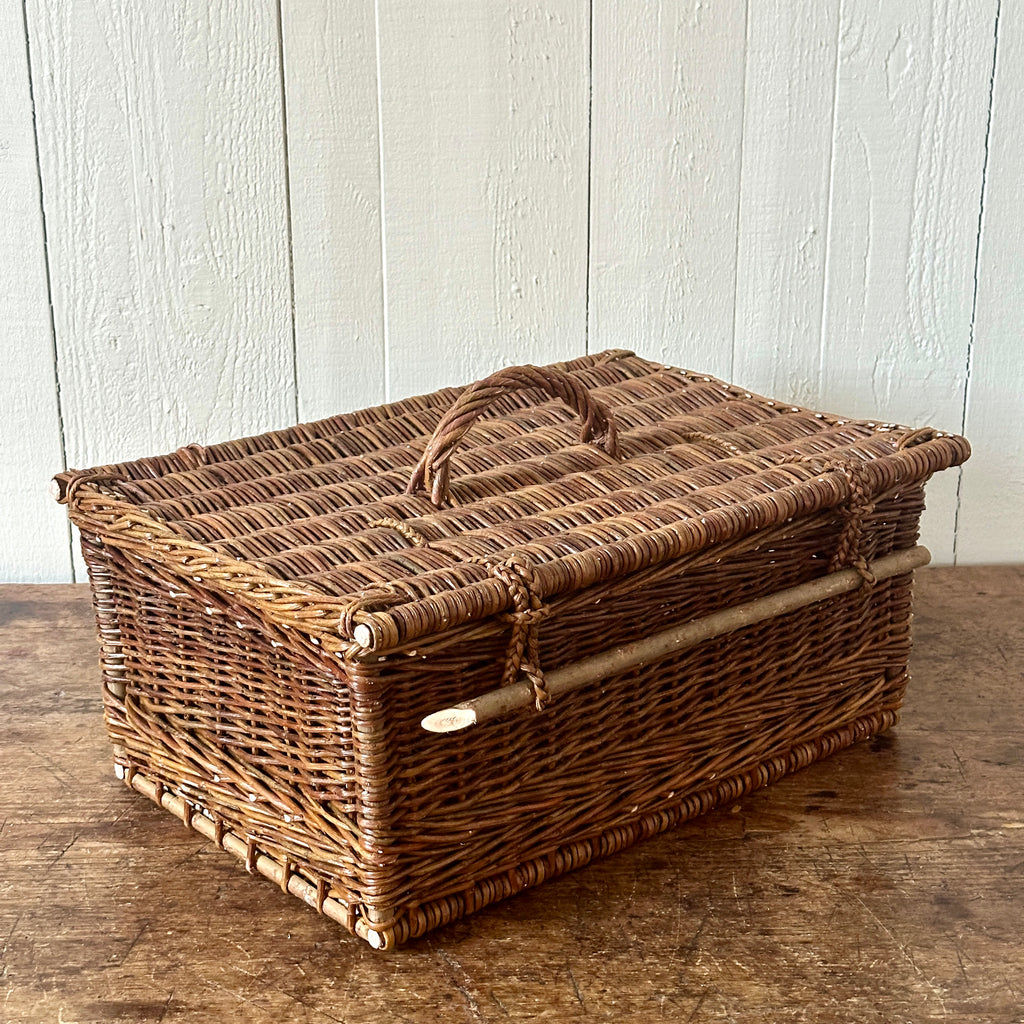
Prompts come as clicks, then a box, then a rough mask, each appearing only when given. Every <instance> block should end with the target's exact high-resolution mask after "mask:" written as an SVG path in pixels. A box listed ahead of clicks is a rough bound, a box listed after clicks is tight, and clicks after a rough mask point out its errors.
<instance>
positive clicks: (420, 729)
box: [56, 351, 969, 948]
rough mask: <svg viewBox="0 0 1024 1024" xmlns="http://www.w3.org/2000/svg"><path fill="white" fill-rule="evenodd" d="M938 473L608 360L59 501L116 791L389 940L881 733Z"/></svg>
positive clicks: (228, 450) (342, 420)
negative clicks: (82, 580) (921, 522)
mask: <svg viewBox="0 0 1024 1024" xmlns="http://www.w3.org/2000/svg"><path fill="white" fill-rule="evenodd" d="M581 422H582V432H581V430H580V423H581ZM968 454H969V447H968V444H967V442H966V441H965V440H964V439H963V438H962V437H956V436H951V435H948V434H943V433H940V432H938V431H936V430H932V429H930V428H924V429H919V430H911V429H908V428H905V427H899V426H895V425H893V424H882V423H869V422H864V421H857V420H847V419H841V418H837V417H835V416H829V415H825V414H822V413H818V412H813V411H810V410H807V409H801V408H796V407H794V406H791V405H788V404H784V403H779V402H773V401H769V400H767V399H764V398H761V397H758V396H756V395H752V394H750V393H749V392H746V391H744V390H743V389H741V388H736V387H733V386H730V385H728V384H724V383H722V382H721V381H719V380H715V379H714V378H711V377H708V376H704V375H702V374H696V373H690V372H686V371H682V370H677V369H673V368H671V367H666V366H662V365H659V364H655V363H651V362H648V361H646V360H644V359H641V358H638V357H637V356H635V355H633V354H632V353H629V352H621V351H612V352H605V353H602V354H600V355H593V356H586V357H584V358H581V359H576V360H574V361H572V362H568V363H561V364H557V365H555V366H550V367H539V368H538V367H519V368H513V369H509V370H505V371H501V372H499V373H497V374H494V375H493V376H492V377H489V378H487V379H486V380H484V381H481V382H480V383H478V384H475V385H473V386H471V387H469V388H464V389H449V390H444V391H439V392H437V393H435V394H432V395H427V396H424V397H421V398H411V399H407V400H405V401H402V402H396V403H394V404H391V405H387V406H382V407H378V408H374V409H366V410H363V411H361V412H356V413H352V414H349V415H344V416H338V417H335V418H332V419H328V420H323V421H321V422H318V423H313V424H307V425H303V426H297V427H294V428H291V429H288V430H282V431H278V432H275V433H269V434H264V435H261V436H259V437H251V438H247V439H245V440H240V441H232V442H229V443H225V444H219V445H214V446H212V447H206V448H204V447H201V446H198V445H189V446H188V447H185V448H182V449H179V450H178V451H177V452H175V453H174V454H171V455H167V456H162V457H157V458H148V459H141V460H139V461H136V462H127V463H123V464H120V465H115V466H104V467H101V468H98V469H92V470H86V471H81V472H78V471H70V472H67V473H62V474H60V475H59V476H58V477H57V480H56V490H57V497H58V499H59V500H61V501H64V502H67V503H68V506H69V512H70V515H71V518H72V519H73V521H74V522H75V523H76V524H77V525H78V526H79V528H80V529H81V534H82V546H83V550H84V553H85V558H86V561H87V563H88V566H89V571H90V578H91V583H92V590H93V595H94V599H95V608H96V616H97V621H98V625H99V639H100V646H101V652H102V653H101V661H102V669H103V676H104V691H103V693H104V703H105V718H106V723H107V727H108V729H109V733H110V737H111V740H112V742H113V744H114V750H115V763H116V767H117V771H118V774H119V775H120V776H121V777H122V778H123V779H124V780H125V782H126V783H127V784H128V785H129V786H131V787H133V788H134V789H136V790H138V791H139V792H141V793H144V794H145V795H147V796H148V797H150V798H151V799H152V800H154V801H156V802H157V803H158V804H160V805H161V806H162V807H164V808H166V809H167V810H169V811H171V812H172V813H173V814H175V815H176V816H178V817H179V818H180V819H182V820H183V821H184V822H185V823H186V824H188V825H190V826H191V827H192V828H194V829H197V830H198V831H199V832H201V833H202V834H203V835H205V836H207V837H209V838H210V839H212V840H213V841H214V842H215V843H217V844H218V845H219V846H221V847H223V848H224V849H226V850H228V851H229V852H231V853H234V854H235V855H236V856H237V857H239V858H241V859H242V860H244V862H245V865H246V867H247V868H248V869H249V870H250V871H259V872H260V873H262V874H264V875H266V876H268V877H269V878H271V879H273V880H274V881H276V882H277V883H278V884H279V885H281V887H282V888H283V889H285V890H286V891H289V892H291V893H293V894H294V895H296V896H298V897H300V898H301V899H303V900H304V901H305V902H307V903H308V904H310V905H311V906H313V907H315V908H316V909H317V910H319V911H321V912H323V913H326V914H328V915H330V916H331V917H332V918H334V919H335V920H337V921H339V922H341V923H342V924H344V925H345V927H346V928H348V929H349V930H350V931H353V932H355V933H356V934H358V935H360V936H362V937H363V938H364V939H367V940H368V941H369V942H370V943H371V944H372V945H374V946H376V947H380V948H386V947H390V946H392V945H394V944H396V943H400V942H403V941H405V940H408V939H410V938H413V937H415V936H419V935H422V934H423V933H425V932H427V931H428V930H429V929H432V928H436V927H437V926H439V925H442V924H444V923H446V922H448V921H451V920H453V919H455V918H457V917H460V916H462V915H464V914H468V913H471V912H472V911H475V910H477V909H479V908H480V907H482V906H484V905H485V904H488V903H490V902H492V901H494V900H497V899H501V898H502V897H505V896H508V895H510V894H512V893H514V892H517V891H518V890H520V889H523V888H524V887H526V886H530V885H535V884H537V883H538V882H542V881H544V880H545V879H547V878H552V877H554V876H556V875H559V874H561V873H562V872H565V871H568V870H570V869H571V868H575V867H578V866H580V865H582V864H585V863H587V862H588V861H590V860H591V859H593V858H595V857H599V856H604V855H605V854H609V853H612V852H613V851H615V850H619V849H621V848H622V847H624V846H627V845H628V844H630V843H632V842H634V841H636V840H637V839H640V838H642V837H644V836H648V835H651V834H653V833H655V832H659V831H661V830H662V829H665V828H668V827H669V826H671V825H673V824H674V823H676V822H678V821H681V820H683V819H685V818H689V817H692V816H694V815H697V814H701V813H703V812H705V811H707V810H709V809H710V808H712V807H714V806H716V805H718V804H720V803H722V802H723V801H731V800H735V799H736V798H737V797H739V796H740V795H741V794H743V793H746V792H748V791H750V790H751V789H754V788H756V787H758V786H763V785H765V784H766V783H768V782H770V781H772V780H773V779H775V778H778V777H779V776H780V775H782V774H784V773H785V772H788V771H792V770H793V769H795V768H799V767H801V766H803V765H806V764H808V763H810V762H811V761H814V760H815V759H817V758H819V757H822V756H824V755H826V754H829V753H831V752H833V751H835V750H838V749H840V748H841V747H844V746H846V745H848V744H850V743H853V742H854V741H856V740H859V739H862V738H864V737H866V736H869V735H871V734H873V733H875V732H877V731H879V730H881V729H885V728H887V727H889V726H890V725H892V724H893V722H894V721H895V720H896V712H897V709H898V707H899V705H900V701H901V697H902V693H903V689H904V686H905V683H906V678H907V672H906V669H907V656H908V651H909V644H910V636H909V628H910V586H911V577H912V572H911V570H912V569H913V568H914V567H915V566H917V565H920V564H923V562H924V561H926V560H927V553H926V552H924V551H923V549H921V548H918V547H915V544H916V539H917V528H918V527H917V524H918V518H919V514H920V512H921V510H922V508H923V486H924V483H925V481H926V480H927V478H928V477H929V476H930V475H931V474H932V473H934V472H935V471H937V470H940V469H945V468H947V467H949V466H952V465H956V464H959V463H961V462H963V461H964V460H965V459H966V458H967V457H968ZM424 488H428V489H429V491H430V493H429V494H428V493H425V492H424Z"/></svg>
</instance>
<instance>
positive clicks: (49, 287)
mask: <svg viewBox="0 0 1024 1024" xmlns="http://www.w3.org/2000/svg"><path fill="white" fill-rule="evenodd" d="M21 21H22V26H23V28H24V32H25V67H26V70H27V73H28V100H29V108H30V110H31V111H32V144H33V147H34V149H35V157H36V178H37V179H38V181H39V218H40V226H41V229H42V235H43V272H44V275H45V280H46V304H47V312H48V314H49V318H50V352H51V355H52V357H53V388H54V394H55V396H56V400H57V435H58V440H59V442H60V461H61V468H62V469H67V468H68V453H67V443H66V441H65V438H64V407H63V404H62V402H61V395H60V353H59V349H58V347H57V318H56V314H55V313H54V310H53V279H52V275H51V273H50V236H49V230H48V226H47V223H46V196H45V189H44V184H43V161H42V156H41V154H40V151H39V121H38V118H37V117H36V93H35V85H34V83H33V81H32V42H31V36H30V34H29V28H28V0H21ZM66 529H67V543H68V562H69V566H70V574H71V582H72V583H78V582H79V581H78V579H77V578H76V573H75V553H74V534H73V533H72V530H71V521H70V520H68V522H67V523H66Z"/></svg>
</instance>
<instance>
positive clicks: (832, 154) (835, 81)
mask: <svg viewBox="0 0 1024 1024" xmlns="http://www.w3.org/2000/svg"><path fill="white" fill-rule="evenodd" d="M842 41H843V0H839V9H838V10H837V11H836V47H835V53H836V70H835V74H834V75H833V76H832V131H831V134H830V136H829V153H828V192H827V194H826V197H825V261H824V264H823V265H822V268H821V315H820V317H819V321H818V391H819V392H820V391H821V389H822V384H823V380H822V371H823V368H824V366H825V327H826V325H827V323H826V322H827V319H828V298H829V288H828V279H829V270H830V268H831V264H832V194H833V190H834V186H835V180H836V131H837V130H838V125H839V74H840V70H841V68H842Z"/></svg>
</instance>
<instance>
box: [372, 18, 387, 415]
mask: <svg viewBox="0 0 1024 1024" xmlns="http://www.w3.org/2000/svg"><path fill="white" fill-rule="evenodd" d="M373 40H374V47H375V52H376V60H377V68H376V74H377V180H378V190H379V197H378V201H377V209H378V210H379V217H380V290H381V339H382V341H381V344H382V345H383V348H384V352H383V355H384V358H383V373H384V401H385V402H390V401H391V337H390V329H389V328H390V317H389V316H388V238H387V215H386V213H385V210H384V89H383V86H382V84H381V73H380V72H381V60H380V0H374V2H373Z"/></svg>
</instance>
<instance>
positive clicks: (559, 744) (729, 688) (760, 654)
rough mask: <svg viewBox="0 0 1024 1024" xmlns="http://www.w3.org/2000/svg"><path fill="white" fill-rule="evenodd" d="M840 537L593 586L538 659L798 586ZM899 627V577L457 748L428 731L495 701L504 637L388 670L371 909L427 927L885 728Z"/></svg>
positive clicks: (560, 611)
mask: <svg viewBox="0 0 1024 1024" xmlns="http://www.w3.org/2000/svg"><path fill="white" fill-rule="evenodd" d="M919 511H920V490H919V489H918V490H916V491H915V492H913V493H911V494H910V495H904V496H902V497H901V498H900V499H898V500H894V501H891V502H888V503H886V504H884V505H882V506H879V508H878V509H876V510H875V513H874V514H873V516H872V517H871V519H870V521H869V523H868V527H869V529H868V541H867V545H868V549H867V554H868V557H879V556H881V555H883V554H887V553H888V552H889V551H891V550H893V549H896V548H904V547H909V546H911V545H912V544H913V543H914V541H915V539H916V531H917V517H918V514H919ZM837 530H838V525H837V524H835V523H828V522H827V523H824V524H821V525H820V527H819V528H818V529H817V530H811V531H807V532H806V533H805V534H802V535H800V536H798V537H795V538H790V539H789V540H788V541H780V542H778V543H777V544H768V545H766V546H765V548H764V549H763V550H751V551H749V552H746V553H743V554H742V557H740V556H737V558H736V559H735V560H734V561H733V562H731V563H730V562H729V561H726V562H724V563H723V564H721V565H719V566H714V567H706V568H705V569H703V570H696V571H693V572H691V573H686V574H684V575H682V576H679V577H677V578H675V579H671V578H669V579H657V578H655V579H654V580H653V581H648V585H647V586H645V587H642V588H641V589H639V590H636V591H635V592H633V593H626V592H624V587H623V583H622V581H615V582H613V583H612V584H610V585H609V587H608V588H606V590H605V591H602V590H600V589H599V590H595V591H594V592H592V593H590V594H589V595H588V599H589V601H590V604H589V606H587V607H584V606H582V604H581V603H580V602H576V604H575V606H573V604H572V603H570V604H569V605H567V606H566V607H559V608H556V610H555V613H553V614H552V616H551V618H550V619H548V620H546V621H545V622H544V625H543V631H542V638H543V640H542V649H543V651H544V652H545V663H546V664H547V665H548V667H555V666H556V665H559V664H567V663H571V662H572V661H574V660H576V659H577V658H579V657H582V656H585V655H586V654H588V653H593V652H594V650H595V649H605V648H607V647H610V646H613V645H614V644H615V643H616V642H618V641H619V640H625V639H629V638H631V637H635V635H636V632H637V630H638V629H639V630H643V629H645V628H664V626H666V625H668V624H669V623H670V622H672V621H680V622H682V621H688V620H690V619H693V618H698V617H700V616H702V615H705V614H708V613H709V612H710V611H713V610H717V609H719V608H721V607H726V606H729V605H731V604H735V603H739V602H741V601H743V600H749V598H750V597H751V596H752V595H753V594H756V593H757V592H758V588H759V584H760V581H761V579H763V576H764V574H765V573H766V572H771V571H772V570H773V569H775V568H776V566H775V564H774V563H775V562H776V561H778V563H779V564H780V565H781V566H785V567H787V570H786V571H787V572H789V573H790V575H791V576H792V577H793V578H792V580H789V579H788V578H787V580H786V585H790V583H791V582H792V583H795V582H801V581H802V580H801V577H802V576H803V575H805V574H807V573H808V572H813V571H814V570H813V566H814V565H815V564H817V565H819V566H821V572H823V571H824V566H825V565H826V564H827V560H828V556H829V554H830V550H831V545H832V544H834V542H835V539H836V533H837ZM800 556H803V557H800ZM809 567H810V568H809ZM774 582H779V581H778V580H777V579H776V578H775V577H774V576H773V583H774ZM780 585H781V584H780ZM909 625H910V576H909V575H904V576H900V577H896V578H894V579H892V580H890V581H888V582H886V583H884V584H879V585H876V586H874V587H869V588H864V589H861V590H859V591H856V592H854V593H853V594H849V595H846V596H845V597H842V598H838V599H835V600H832V601H830V602H828V603H826V604H818V605H814V606H811V607H809V608H806V609H803V610H801V611H799V612H796V613H793V614H791V615H789V616H785V617H782V618H778V619H775V620H773V621H771V622H768V623H763V624H760V625H758V626H754V627H750V628H748V629H746V630H744V631H742V633H738V634H730V635H728V636H725V637H721V638H718V639H716V640H713V641H709V642H706V643H704V644H702V645H700V646H699V647H697V648H695V649H692V650H690V651H687V652H685V653H684V654H681V655H676V656H674V657H670V658H666V659H664V660H663V661H660V662H658V663H656V664H653V665H649V666H647V667H645V668H643V669H639V670H635V671H633V672H629V673H625V674H623V675H621V676H617V677H614V678H611V679H606V680H603V681H600V682H597V683H595V684H592V685H589V686H586V687H584V688H583V689H581V690H579V691H577V692H575V693H573V694H570V695H567V696H565V697H563V698H562V699H560V700H559V701H558V702H557V703H556V704H555V705H553V706H552V707H551V708H550V709H549V710H548V711H546V712H545V713H543V714H533V713H527V714H525V715H518V716H515V717H514V718H511V719H509V720H507V721H502V722H498V723H493V724H490V725H485V726H480V727H477V728H475V729H472V730H469V731H468V732H466V733H460V734H458V735H457V736H433V735H429V734H427V733H425V732H424V731H423V730H422V729H421V728H420V726H419V721H420V719H421V717H422V716H423V715H425V714H427V713H429V712H430V711H433V710H436V709H437V708H438V707H440V706H446V705H448V704H450V703H457V702H458V701H459V700H464V699H467V698H469V697H472V696H477V695H479V694H480V693H482V692H485V691H486V690H488V689H491V688H493V686H494V685H496V681H497V679H498V678H499V676H500V671H501V668H500V666H501V664H502V662H503V659H504V656H505V645H506V643H507V639H508V636H507V633H506V632H501V633H498V634H496V635H492V636H491V637H489V638H488V637H483V636H477V637H475V638H474V639H473V640H472V641H471V642H468V643H462V644H458V645H455V646H453V647H451V648H449V649H447V650H430V651H429V652H410V654H411V655H412V656H411V657H410V656H407V657H406V658H405V659H389V661H388V663H387V665H386V666H385V667H383V668H381V669H380V670H379V675H380V679H381V682H382V684H383V685H384V686H386V690H384V691H382V694H381V695H382V698H383V699H384V700H385V701H386V703H387V706H388V709H389V718H390V723H389V750H390V774H391V775H392V777H394V778H396V779H397V778H400V779H401V785H400V786H397V785H396V787H395V789H394V792H393V803H392V805H391V808H390V814H391V818H390V826H391V829H390V833H389V835H388V836H387V837H386V845H387V849H388V852H389V854H390V856H391V864H392V874H391V876H390V877H389V878H388V879H387V885H383V884H382V885H380V886H378V888H377V891H376V893H375V899H377V900H378V901H379V904H380V906H382V907H388V908H390V909H391V911H392V913H393V914H394V916H395V919H396V922H397V923H396V929H397V930H396V932H395V934H396V935H397V934H399V933H401V932H402V931H403V929H407V928H408V929H411V931H410V932H409V934H412V933H414V932H417V933H418V930H419V925H417V924H416V923H415V922H416V921H417V920H419V918H418V917H417V915H418V914H420V913H421V911H420V909H417V908H418V907H419V906H420V904H423V905H425V904H434V903H437V901H444V900H447V899H449V898H450V897H456V896H457V894H459V893H465V892H466V891H467V890H468V888H470V887H471V885H476V884H479V885H481V886H483V885H484V880H485V879H487V878H495V877H498V876H505V875H507V874H508V873H509V872H515V871H517V870H520V869H519V868H517V865H521V864H522V863H523V862H524V861H536V860H537V859H538V858H541V859H542V858H545V857H548V856H549V855H550V854H551V853H552V851H554V850H557V849H559V848H561V847H562V846H564V845H565V844H566V843H569V844H570V845H571V844H572V843H573V842H583V841H587V842H589V841H591V840H593V839H594V838H595V837H599V836H601V835H604V834H605V833H607V832H608V831H609V830H615V829H619V828H627V829H633V828H634V827H635V826H636V823H637V822H638V821H640V820H641V819H644V818H645V816H650V815H660V814H663V813H670V815H676V816H678V814H679V813H681V812H678V811H677V810H672V808H676V807H677V806H680V805H681V804H685V803H686V801H688V800H690V799H691V798H692V797H693V794H695V793H697V792H701V791H704V790H708V789H709V787H710V788H713V786H714V784H715V780H716V779H719V778H722V777H733V776H737V775H744V774H749V773H756V771H757V769H758V766H759V765H762V764H767V763H769V762H773V761H775V760H778V759H779V758H783V759H785V758H787V757H788V756H789V752H790V751H791V750H792V749H793V748H794V747H795V746H798V745H801V744H811V745H812V746H813V744H814V743H816V742H817V741H818V740H819V739H820V738H821V737H822V736H824V735H825V734H827V733H831V732H834V731H835V730H837V729H842V728H846V727H848V726H851V725H852V724H853V723H855V722H857V721H859V720H861V719H864V718H865V717H866V716H871V715H876V716H877V715H879V714H882V713H885V714H886V715H889V716H890V718H889V719H887V721H891V720H892V719H893V718H894V716H895V712H896V710H897V709H898V708H899V706H900V703H901V701H902V695H903V690H904V687H905V684H906V663H907V658H908V655H909V650H910V631H909ZM598 638H600V643H599V644H597V643H596V641H597V639H598ZM439 698H440V699H439ZM814 756H821V755H820V754H815V755H814ZM693 813H699V811H694V812H693ZM545 870H546V869H545ZM542 874H543V872H542ZM480 891H481V892H482V891H483V890H480ZM460 898H461V897H460ZM437 905H438V906H440V903H437ZM402 907H404V908H405V909H404V911H399V909H398V908H402ZM424 912H425V911H424ZM410 915H411V916H410ZM403 921H404V922H405V923H403Z"/></svg>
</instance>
